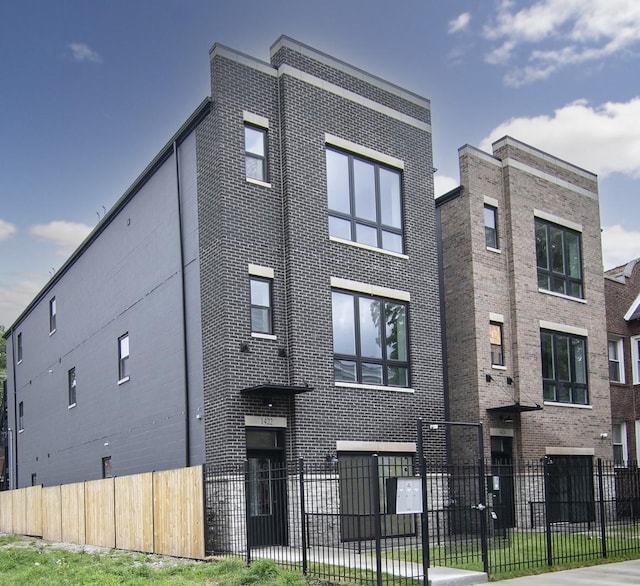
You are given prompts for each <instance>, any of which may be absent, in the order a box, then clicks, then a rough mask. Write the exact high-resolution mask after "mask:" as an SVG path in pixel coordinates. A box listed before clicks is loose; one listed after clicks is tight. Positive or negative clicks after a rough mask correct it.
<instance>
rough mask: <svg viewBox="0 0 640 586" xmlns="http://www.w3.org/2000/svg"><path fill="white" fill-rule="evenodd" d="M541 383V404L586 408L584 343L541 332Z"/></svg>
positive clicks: (585, 341) (571, 338)
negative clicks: (542, 397) (570, 404)
mask: <svg viewBox="0 0 640 586" xmlns="http://www.w3.org/2000/svg"><path fill="white" fill-rule="evenodd" d="M540 347H541V354H542V380H543V394H544V400H545V401H557V402H559V403H575V404H578V405H587V404H588V403H589V396H588V392H587V340H586V338H582V337H580V336H574V335H571V334H566V333H564V332H553V331H548V330H542V331H541V332H540Z"/></svg>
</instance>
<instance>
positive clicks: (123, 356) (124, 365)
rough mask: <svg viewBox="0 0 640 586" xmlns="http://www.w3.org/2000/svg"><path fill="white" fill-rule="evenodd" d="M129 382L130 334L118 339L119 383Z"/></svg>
mask: <svg viewBox="0 0 640 586" xmlns="http://www.w3.org/2000/svg"><path fill="white" fill-rule="evenodd" d="M128 380H129V334H124V335H123V336H120V337H119V338H118V382H125V381H128Z"/></svg>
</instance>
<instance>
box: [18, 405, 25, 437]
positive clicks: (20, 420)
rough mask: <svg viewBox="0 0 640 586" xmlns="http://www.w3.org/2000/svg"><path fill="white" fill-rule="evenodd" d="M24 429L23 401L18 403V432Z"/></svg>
mask: <svg viewBox="0 0 640 586" xmlns="http://www.w3.org/2000/svg"><path fill="white" fill-rule="evenodd" d="M22 431H24V401H20V402H19V403H18V433H20V432H22Z"/></svg>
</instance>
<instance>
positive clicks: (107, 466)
mask: <svg viewBox="0 0 640 586" xmlns="http://www.w3.org/2000/svg"><path fill="white" fill-rule="evenodd" d="M112 477H113V472H112V471H111V456H105V457H104V458H102V478H112Z"/></svg>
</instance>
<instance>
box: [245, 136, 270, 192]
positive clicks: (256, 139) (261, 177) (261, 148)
mask: <svg viewBox="0 0 640 586" xmlns="http://www.w3.org/2000/svg"><path fill="white" fill-rule="evenodd" d="M244 150H245V169H246V173H247V177H248V178H249V179H256V180H258V181H267V131H266V130H265V129H264V128H258V127H256V126H249V125H245V127H244Z"/></svg>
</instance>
